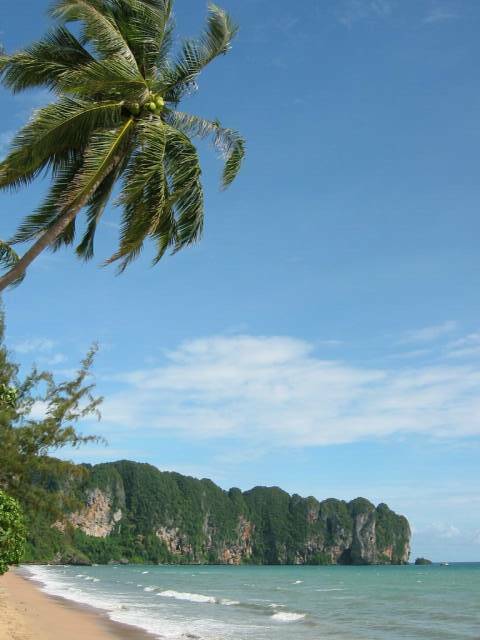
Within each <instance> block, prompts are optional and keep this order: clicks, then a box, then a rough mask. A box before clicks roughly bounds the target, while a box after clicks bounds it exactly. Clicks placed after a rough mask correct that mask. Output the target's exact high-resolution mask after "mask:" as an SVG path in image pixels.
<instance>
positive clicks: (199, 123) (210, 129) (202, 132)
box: [165, 111, 245, 188]
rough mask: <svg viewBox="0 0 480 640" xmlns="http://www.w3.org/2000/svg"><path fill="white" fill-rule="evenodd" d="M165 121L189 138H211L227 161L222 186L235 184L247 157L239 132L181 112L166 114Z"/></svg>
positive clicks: (212, 121)
mask: <svg viewBox="0 0 480 640" xmlns="http://www.w3.org/2000/svg"><path fill="white" fill-rule="evenodd" d="M165 120H166V121H167V122H168V123H169V124H171V125H172V126H173V127H175V128H176V129H179V130H180V131H182V132H183V133H185V134H186V135H188V136H198V137H199V138H208V137H210V136H211V137H212V141H213V145H214V147H215V149H216V150H217V151H218V152H220V154H221V155H222V157H223V158H224V160H225V167H224V170H223V176H222V186H223V187H224V188H225V187H228V185H230V184H231V183H232V182H233V180H234V179H235V178H236V176H237V174H238V172H239V171H240V168H241V165H242V161H243V158H244V156H245V140H244V139H243V138H242V137H241V136H240V134H239V133H238V131H235V130H234V129H226V128H225V127H222V125H221V124H220V122H219V121H218V120H207V119H206V118H201V117H199V116H195V115H190V114H188V113H183V112H181V111H168V112H166V115H165Z"/></svg>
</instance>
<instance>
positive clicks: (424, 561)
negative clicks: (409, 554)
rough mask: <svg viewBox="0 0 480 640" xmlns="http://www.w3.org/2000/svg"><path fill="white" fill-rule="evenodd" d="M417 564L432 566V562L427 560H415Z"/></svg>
mask: <svg viewBox="0 0 480 640" xmlns="http://www.w3.org/2000/svg"><path fill="white" fill-rule="evenodd" d="M415 564H416V565H421V566H426V565H429V564H432V561H431V560H428V559H427V558H415Z"/></svg>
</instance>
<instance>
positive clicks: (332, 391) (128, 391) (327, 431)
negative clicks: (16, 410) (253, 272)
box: [102, 336, 480, 447]
mask: <svg viewBox="0 0 480 640" xmlns="http://www.w3.org/2000/svg"><path fill="white" fill-rule="evenodd" d="M116 380H117V381H120V382H121V383H123V385H124V387H123V390H122V391H120V392H117V393H114V394H113V395H109V396H108V397H107V399H106V401H105V404H104V407H103V410H102V413H103V416H104V420H105V422H106V423H107V424H108V423H110V424H113V425H118V426H123V427H125V428H135V427H139V428H142V427H148V428H151V429H156V430H165V431H173V432H175V433H182V434H183V435H185V436H188V437H193V438H218V437H235V438H240V439H246V440H249V441H250V442H254V443H255V442H257V443H260V442H261V443H262V444H263V445H265V446H271V447H274V446H290V447H291V446H299V447H302V446H312V445H329V444H340V443H347V442H355V441H358V440H364V439H372V438H385V437H389V436H393V435H402V434H403V435H406V434H413V433H417V434H424V435H427V436H432V437H449V438H454V437H462V436H463V437H466V436H474V435H480V369H477V368H475V367H473V366H466V365H465V366H452V365H451V364H450V365H445V364H443V365H437V366H424V367H420V366H416V367H415V366H410V367H406V368H402V367H400V368H392V369H386V368H383V369H380V368H377V369H374V368H368V367H360V366H353V365H350V364H348V363H345V362H343V361H340V360H333V359H328V360H327V359H322V358H320V357H318V356H317V355H315V353H314V351H313V347H312V345H310V344H308V343H307V342H304V341H302V340H297V339H294V338H289V337H264V336H221V337H220V336H213V337H210V338H203V339H198V340H192V341H190V342H187V343H184V344H182V345H180V347H179V348H178V349H176V350H175V351H172V352H170V353H168V354H167V358H166V362H165V364H164V365H163V366H161V367H150V368H145V369H141V370H137V371H133V372H130V373H124V374H120V375H118V376H116Z"/></svg>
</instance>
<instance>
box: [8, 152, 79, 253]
mask: <svg viewBox="0 0 480 640" xmlns="http://www.w3.org/2000/svg"><path fill="white" fill-rule="evenodd" d="M80 167H81V159H78V158H77V159H76V160H74V161H72V162H70V163H69V164H67V165H66V166H65V167H64V168H63V169H61V170H59V171H58V173H57V175H56V176H55V179H54V181H53V182H52V185H51V186H50V189H49V191H48V193H47V196H46V197H45V199H44V201H43V203H42V204H41V205H40V207H38V209H37V210H36V211H35V212H34V213H32V214H30V215H29V216H27V217H26V218H25V219H24V220H23V222H22V223H21V224H20V226H19V227H18V229H17V231H16V233H15V235H14V236H13V238H12V239H11V240H10V243H11V244H17V243H22V242H29V241H31V240H35V239H36V238H37V237H38V236H40V235H41V234H42V233H44V232H45V231H47V229H49V227H51V226H52V224H54V223H55V221H56V220H57V219H58V217H59V216H60V215H61V214H62V211H61V208H60V201H61V198H62V196H63V194H64V193H65V191H66V190H67V189H68V188H69V186H70V184H71V182H72V180H73V179H74V177H75V175H76V173H77V171H78V170H79V169H80ZM71 231H72V229H70V230H69V233H71ZM67 237H68V233H67ZM58 246H60V245H57V248H58Z"/></svg>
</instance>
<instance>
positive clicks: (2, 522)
mask: <svg viewBox="0 0 480 640" xmlns="http://www.w3.org/2000/svg"><path fill="white" fill-rule="evenodd" d="M24 547H25V526H24V524H23V516H22V512H21V510H20V506H19V504H18V502H17V501H16V500H14V499H13V498H11V497H10V496H7V494H6V493H4V492H3V491H0V575H2V574H3V573H5V572H6V571H8V567H10V566H11V565H13V564H18V563H19V562H20V561H21V559H22V556H23V550H24Z"/></svg>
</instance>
